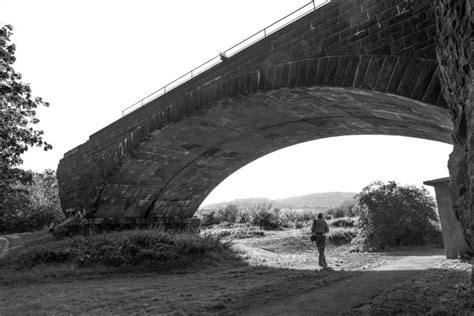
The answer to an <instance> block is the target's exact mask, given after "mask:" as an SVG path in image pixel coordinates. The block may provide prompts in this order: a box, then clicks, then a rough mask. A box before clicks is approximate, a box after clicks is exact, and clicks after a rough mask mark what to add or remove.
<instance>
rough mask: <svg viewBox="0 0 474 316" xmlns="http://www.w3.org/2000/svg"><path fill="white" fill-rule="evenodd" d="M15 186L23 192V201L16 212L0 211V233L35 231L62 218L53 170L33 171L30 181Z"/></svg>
mask: <svg viewBox="0 0 474 316" xmlns="http://www.w3.org/2000/svg"><path fill="white" fill-rule="evenodd" d="M17 187H19V188H20V189H21V190H23V192H25V194H24V198H25V203H24V204H23V206H22V208H21V209H19V210H16V212H8V211H7V212H1V213H0V234H2V233H21V232H28V231H35V230H39V229H42V228H43V227H45V226H49V225H50V224H51V223H58V222H60V221H61V220H63V219H64V214H63V212H62V210H61V205H60V202H59V195H58V180H57V178H56V172H55V171H54V170H50V169H47V170H45V171H43V172H33V173H32V182H31V183H29V184H17Z"/></svg>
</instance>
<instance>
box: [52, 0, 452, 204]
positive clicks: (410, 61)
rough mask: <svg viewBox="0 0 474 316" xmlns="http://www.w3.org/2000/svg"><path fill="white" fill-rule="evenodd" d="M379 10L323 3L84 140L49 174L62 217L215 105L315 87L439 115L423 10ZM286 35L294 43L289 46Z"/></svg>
mask: <svg viewBox="0 0 474 316" xmlns="http://www.w3.org/2000/svg"><path fill="white" fill-rule="evenodd" d="M387 3H389V2H387ZM387 3H380V2H379V3H377V2H376V1H346V2H345V3H342V2H337V1H336V2H333V3H330V4H329V5H327V6H325V7H322V8H320V9H318V10H317V11H314V12H312V13H310V14H309V15H307V16H305V17H304V18H302V19H301V20H298V21H295V22H294V23H292V24H290V25H288V26H287V27H285V28H284V29H282V30H280V31H278V32H276V33H274V34H272V35H271V36H269V37H268V38H266V39H264V40H262V41H260V42H258V43H257V44H255V47H249V48H247V49H246V50H244V51H242V52H240V53H238V54H237V55H236V56H233V57H231V58H230V60H229V61H228V62H226V63H222V64H219V65H217V66H216V67H214V68H211V69H210V70H208V71H206V72H205V73H203V74H201V75H199V76H197V77H196V78H195V79H193V80H191V81H189V82H187V83H185V84H184V85H183V86H180V87H178V88H177V89H174V90H172V91H170V92H169V93H167V94H165V95H163V96H162V97H160V98H158V99H157V100H154V101H153V102H151V103H149V104H147V105H145V106H144V107H143V108H141V109H138V110H136V111H135V112H133V113H131V114H129V115H127V116H126V117H124V118H122V119H120V120H118V121H116V122H114V123H112V124H111V125H109V126H108V127H106V128H104V129H102V130H101V131H98V132H97V133H95V134H93V135H91V137H90V139H89V141H88V142H86V143H85V144H82V145H80V146H78V147H76V148H75V149H73V150H72V151H70V152H68V153H66V154H65V156H64V158H63V159H62V160H61V162H60V165H59V167H58V179H59V182H60V196H61V203H62V206H63V209H69V208H75V209H85V210H86V211H90V210H93V209H94V208H95V207H97V205H96V204H95V203H97V201H98V196H100V191H101V187H102V185H103V183H104V181H105V179H107V178H108V177H110V175H111V174H113V173H114V171H115V170H117V168H119V166H120V164H121V162H122V161H123V158H124V157H125V156H126V155H128V154H129V153H130V151H131V150H133V148H135V147H137V146H139V145H140V143H141V142H143V141H146V139H147V137H148V135H149V134H150V133H151V132H152V131H154V130H157V129H160V128H162V127H164V126H166V125H167V124H169V123H171V122H174V121H178V120H180V119H181V118H183V117H184V116H187V115H189V114H190V113H192V112H193V110H194V109H199V108H202V107H205V106H206V105H208V104H212V102H215V101H216V100H218V99H220V98H235V97H239V96H245V95H248V94H251V93H254V92H257V91H266V90H271V89H279V88H284V87H289V88H292V87H299V86H311V85H315V86H327V87H347V88H349V87H351V88H355V89H365V90H368V91H381V92H387V93H393V94H398V95H402V96H405V97H408V98H413V99H415V100H419V101H422V102H425V103H428V104H433V105H437V106H440V107H445V103H444V99H443V98H442V97H441V96H440V95H441V94H440V87H439V81H438V78H437V71H438V70H437V67H436V60H435V55H434V36H435V27H434V19H433V15H432V13H431V11H432V7H431V4H430V3H429V2H428V3H426V2H423V3H422V4H413V3H407V2H405V1H391V2H390V3H391V6H387ZM295 34H299V37H298V40H297V41H295V40H294V39H291V38H294V37H295ZM264 52H269V53H267V54H265V53H264ZM420 65H425V66H427V67H426V68H420ZM423 69H428V70H427V71H421V70H423ZM387 74H390V76H386V77H384V75H387ZM422 77H426V78H425V79H420V78H422Z"/></svg>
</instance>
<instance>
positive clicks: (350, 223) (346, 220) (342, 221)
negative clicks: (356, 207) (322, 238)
mask: <svg viewBox="0 0 474 316" xmlns="http://www.w3.org/2000/svg"><path fill="white" fill-rule="evenodd" d="M329 224H330V225H332V226H334V227H354V226H355V224H356V222H355V221H354V219H353V218H350V217H341V218H336V219H334V220H332V221H330V222H329Z"/></svg>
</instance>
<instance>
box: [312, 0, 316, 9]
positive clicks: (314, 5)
mask: <svg viewBox="0 0 474 316" xmlns="http://www.w3.org/2000/svg"><path fill="white" fill-rule="evenodd" d="M312 1H313V9H316V3H314V0H312Z"/></svg>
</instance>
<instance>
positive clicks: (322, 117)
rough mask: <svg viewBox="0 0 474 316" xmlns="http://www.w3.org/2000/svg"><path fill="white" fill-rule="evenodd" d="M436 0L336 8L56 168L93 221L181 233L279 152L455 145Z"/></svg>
mask: <svg viewBox="0 0 474 316" xmlns="http://www.w3.org/2000/svg"><path fill="white" fill-rule="evenodd" d="M435 37H436V25H435V12H434V4H433V3H432V2H431V1H404V0H391V1H389V0H384V1H375V0H363V1H362V0H346V1H332V2H330V3H328V4H326V5H324V6H323V7H321V8H318V9H317V10H314V11H313V12H311V13H309V14H307V15H305V16H304V17H302V18H300V19H298V20H296V21H295V22H293V23H291V24H289V25H287V26H286V27H284V28H282V29H281V30H279V31H277V32H275V33H273V34H271V35H269V36H267V37H266V38H264V39H262V40H260V41H259V42H257V43H255V44H253V45H251V46H250V47H247V48H246V49H244V50H243V51H240V52H239V53H237V54H236V55H234V56H232V57H230V58H229V59H227V60H225V61H223V62H221V63H220V64H218V65H216V66H214V67H212V68H211V69H209V70H207V71H205V72H203V73H202V74H200V75H198V76H196V77H194V78H193V79H191V80H189V81H187V82H186V83H184V84H182V85H180V86H178V87H177V88H175V89H173V90H171V91H169V92H167V93H166V94H164V95H162V96H161V97H159V98H157V99H155V100H153V101H152V102H149V103H148V104H146V105H145V106H143V107H141V108H139V109H137V110H135V111H133V112H132V113H130V114H128V115H126V116H124V117H122V118H121V119H119V120H117V121H116V122H114V123H112V124H110V125H109V126H107V127H105V128H103V129H102V130H100V131H98V132H96V133H95V134H93V135H91V136H90V138H89V140H88V141H87V142H86V143H84V144H82V145H80V146H78V147H76V148H74V149H72V150H71V151H69V152H67V153H66V154H65V155H64V158H63V159H62V160H61V161H60V163H59V167H58V173H57V175H58V180H59V188H60V199H61V204H62V207H63V209H64V210H76V211H77V210H81V211H83V212H85V213H86V215H85V216H86V219H87V221H88V222H89V223H95V224H99V223H109V224H120V223H122V224H128V223H165V224H168V225H180V224H186V223H189V222H190V218H191V217H192V216H193V214H194V212H195V211H196V210H197V208H198V207H199V205H200V204H201V202H202V201H203V200H204V199H205V198H206V196H207V195H208V194H209V193H210V192H211V191H212V190H213V189H214V188H215V187H216V186H217V185H218V184H219V183H220V182H221V181H222V180H223V179H225V178H226V177H227V176H229V175H230V174H232V173H233V172H234V171H236V170H237V169H239V168H241V167H242V166H244V165H245V164H247V163H249V162H251V161H253V160H255V159H257V158H259V157H261V156H263V155H266V154H268V153H270V152H272V151H275V150H278V149H280V148H283V147H286V146H289V145H293V144H297V143H300V142H304V141H309V140H315V139H320V138H324V137H331V136H341V135H358V134H382V135H403V136H411V137H418V138H423V139H428V140H436V141H441V142H446V143H450V142H451V132H452V128H453V123H452V120H451V118H450V114H449V110H448V106H447V103H446V102H445V99H444V98H443V95H442V93H441V84H440V79H439V72H440V68H439V66H438V62H437V59H436V44H435Z"/></svg>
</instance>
